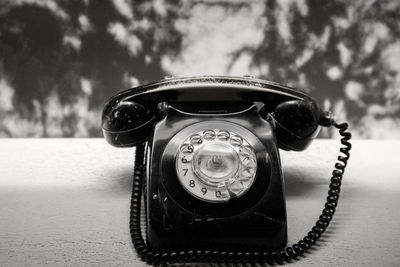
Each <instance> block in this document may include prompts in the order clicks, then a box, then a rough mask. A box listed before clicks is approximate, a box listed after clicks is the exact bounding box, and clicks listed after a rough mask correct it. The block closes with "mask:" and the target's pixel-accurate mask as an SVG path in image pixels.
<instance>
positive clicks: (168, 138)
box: [102, 76, 351, 265]
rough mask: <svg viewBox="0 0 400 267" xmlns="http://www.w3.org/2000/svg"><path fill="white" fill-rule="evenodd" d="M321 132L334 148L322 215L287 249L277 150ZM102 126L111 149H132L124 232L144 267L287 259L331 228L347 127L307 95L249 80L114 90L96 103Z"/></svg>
mask: <svg viewBox="0 0 400 267" xmlns="http://www.w3.org/2000/svg"><path fill="white" fill-rule="evenodd" d="M330 126H334V127H335V128H337V129H338V130H339V133H340V135H341V144H342V147H341V148H340V153H341V155H340V156H339V157H338V161H337V163H336V164H335V166H334V170H333V172H332V177H331V181H330V184H329V191H328V197H327V199H326V202H325V205H324V207H323V209H322V214H321V216H320V217H319V218H318V219H317V221H316V223H315V225H314V226H313V227H312V228H311V230H310V231H309V232H308V233H307V234H306V235H305V237H304V238H303V239H302V240H300V241H298V242H297V243H295V244H293V245H290V246H287V244H286V243H287V219H286V207H285V196H284V187H283V176H282V170H281V164H280V157H279V149H283V150H294V151H301V150H304V149H306V148H307V147H308V145H309V144H310V143H311V142H312V140H313V139H314V138H315V137H316V136H317V134H318V132H319V130H320V128H321V127H330ZM102 128H103V134H104V137H105V139H106V140H107V141H108V142H109V143H110V144H111V145H113V146H117V147H132V146H135V147H136V152H135V167H134V175H133V188H132V199H131V214H130V231H131V237H132V242H133V245H134V247H135V249H136V251H137V253H138V255H139V256H140V258H141V259H142V260H144V261H146V262H147V263H149V264H154V265H159V264H163V263H175V262H242V263H243V262H248V263H258V262H267V263H274V262H278V263H281V262H284V261H287V262H289V261H290V260H292V259H296V258H297V256H299V255H301V254H303V253H304V251H306V250H307V249H309V248H310V247H311V246H312V245H313V244H314V243H315V242H316V241H317V240H318V239H319V238H320V237H321V235H322V234H323V233H324V231H325V230H326V228H327V227H328V225H329V223H330V221H331V220H332V217H333V215H334V213H335V210H336V207H337V203H338V199H339V194H340V187H341V181H342V178H343V174H344V170H345V167H346V165H347V161H348V159H349V156H350V153H349V151H350V149H351V144H350V143H349V140H350V139H351V134H350V133H349V132H348V131H347V129H348V124H347V123H337V122H336V121H335V119H334V117H333V116H332V114H331V113H330V112H324V111H322V110H321V109H320V107H319V106H318V105H317V104H316V102H315V101H314V100H313V99H312V98H311V97H310V96H309V95H307V94H306V93H304V92H302V91H300V90H297V89H294V88H291V87H288V86H284V85H281V84H278V83H274V82H269V81H265V80H261V79H255V78H252V77H228V76H198V77H188V78H170V79H164V80H161V81H159V82H155V83H150V84H146V85H143V86H139V87H136V88H133V89H128V90H125V91H122V92H120V93H118V94H116V95H115V96H113V97H112V98H111V99H110V100H109V101H108V102H107V103H106V105H105V107H104V110H103V114H102ZM143 209H144V210H145V212H144V214H142V212H141V211H142V210H143ZM143 217H144V218H145V223H144V224H143V225H142V222H141V218H143ZM144 225H145V227H146V236H145V237H143V236H142V227H143V226H144Z"/></svg>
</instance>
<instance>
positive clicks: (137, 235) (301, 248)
mask: <svg viewBox="0 0 400 267" xmlns="http://www.w3.org/2000/svg"><path fill="white" fill-rule="evenodd" d="M333 125H334V126H335V127H336V128H337V129H339V133H340V135H341V136H342V138H341V143H342V145H343V147H341V148H340V152H341V153H342V154H343V155H340V156H338V158H337V160H338V161H337V162H336V164H335V168H334V170H333V172H332V178H331V182H330V184H329V191H328V197H327V198H326V202H325V206H324V208H323V210H322V214H321V215H320V216H319V218H318V220H317V221H316V223H315V225H314V226H313V227H312V228H311V230H310V231H309V232H308V234H307V235H306V236H305V237H304V238H303V239H302V240H300V241H298V242H297V243H295V244H293V245H291V246H288V247H286V248H283V249H278V250H275V251H254V250H248V251H240V250H230V249H229V248H225V249H224V248H221V249H213V250H204V249H182V250H165V251H164V250H162V251H158V250H153V249H152V248H150V247H148V246H147V245H146V243H145V241H144V239H143V236H142V233H141V225H140V210H141V199H142V191H143V180H144V178H145V171H146V170H145V166H146V162H145V144H140V145H138V146H137V147H136V155H135V167H134V175H133V187H132V199H131V214H130V232H131V237H132V242H133V246H134V247H135V249H136V251H137V253H138V255H139V256H140V258H141V259H142V260H144V261H146V262H147V263H149V264H154V265H159V264H162V263H174V262H238V263H239V262H240V263H245V262H249V263H261V262H267V263H270V264H272V263H275V262H278V263H281V262H283V261H287V262H289V261H290V260H292V259H295V258H296V257H297V256H299V255H302V254H303V253H304V252H305V251H306V250H308V249H309V248H310V247H312V246H313V245H314V244H315V242H317V240H318V239H319V238H320V237H321V235H322V234H323V233H324V232H325V230H326V228H327V227H328V225H329V223H330V221H331V220H332V217H333V215H334V213H335V210H336V207H337V203H338V200H339V194H340V186H341V182H342V178H343V174H344V170H345V168H346V165H347V161H348V159H349V157H350V153H349V151H350V149H351V144H350V142H349V140H350V139H351V133H350V132H348V131H347V129H348V124H347V123H341V124H337V123H334V124H333Z"/></svg>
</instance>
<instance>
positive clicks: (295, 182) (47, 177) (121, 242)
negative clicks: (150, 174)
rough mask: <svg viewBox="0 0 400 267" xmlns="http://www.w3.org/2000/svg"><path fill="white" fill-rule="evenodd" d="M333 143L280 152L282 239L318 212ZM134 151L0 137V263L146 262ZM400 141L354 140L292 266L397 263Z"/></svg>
mask: <svg viewBox="0 0 400 267" xmlns="http://www.w3.org/2000/svg"><path fill="white" fill-rule="evenodd" d="M338 149H339V141H338V140H317V141H315V142H314V143H313V144H312V145H311V146H310V147H309V148H308V149H307V150H306V151H304V152H300V153H299V152H283V151H281V158H282V165H283V170H284V175H285V186H286V197H287V199H286V200H287V214H288V231H289V232H288V235H289V242H294V241H297V240H298V239H299V238H301V237H303V235H304V234H305V233H307V232H308V230H309V228H310V227H311V226H312V224H313V223H314V222H315V220H316V219H317V217H318V216H319V214H320V211H321V209H322V206H323V202H324V199H325V197H326V192H327V186H328V181H329V178H330V173H331V171H332V167H333V164H334V162H335V159H336V157H337V154H338V152H337V151H338ZM133 158H134V149H132V148H131V149H117V148H114V147H111V146H110V145H108V144H107V143H106V142H105V141H104V140H103V139H0V216H1V217H0V266H118V265H121V266H132V265H134V266H146V264H144V263H142V262H141V261H140V260H139V259H138V258H137V257H136V253H135V251H134V250H133V247H132V245H131V240H130V235H129V229H128V216H129V202H130V193H131V176H132V168H133ZM399 206H400V141H360V140H355V141H353V150H352V155H351V159H350V161H349V165H348V168H347V171H346V174H345V179H344V184H343V190H342V195H341V199H340V202H339V207H338V209H337V213H336V214H335V217H334V219H333V221H332V223H331V225H330V227H329V228H328V230H327V232H326V233H325V235H324V236H323V238H322V239H321V240H320V242H319V243H318V244H316V245H315V246H314V247H313V248H312V250H311V252H310V253H306V254H305V256H303V257H301V258H300V260H298V261H295V262H293V263H291V264H289V265H290V266H365V265H366V266H400V222H399V220H400V211H399V210H400V208H399Z"/></svg>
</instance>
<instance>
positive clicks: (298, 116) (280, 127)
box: [270, 99, 321, 151]
mask: <svg viewBox="0 0 400 267" xmlns="http://www.w3.org/2000/svg"><path fill="white" fill-rule="evenodd" d="M320 117H321V111H320V109H319V108H318V106H317V105H316V104H315V103H314V102H313V101H312V100H304V99H303V100H290V101H286V102H283V103H280V104H279V105H277V106H276V108H275V110H274V111H273V112H272V113H271V114H270V118H271V121H272V123H273V124H274V125H275V134H276V138H277V140H278V144H279V146H280V148H282V149H285V150H295V151H301V150H304V149H305V148H307V146H308V145H309V144H310V143H311V142H312V140H313V139H314V138H315V137H316V136H317V134H318V132H319V129H320V125H319V121H320Z"/></svg>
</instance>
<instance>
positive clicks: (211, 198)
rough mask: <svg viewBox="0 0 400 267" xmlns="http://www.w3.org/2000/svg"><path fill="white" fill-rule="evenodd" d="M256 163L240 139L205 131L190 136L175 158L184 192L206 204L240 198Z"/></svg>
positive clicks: (248, 185)
mask: <svg viewBox="0 0 400 267" xmlns="http://www.w3.org/2000/svg"><path fill="white" fill-rule="evenodd" d="M256 170H257V160H256V156H255V154H254V151H253V149H252V147H251V146H250V144H249V143H248V142H247V141H246V139H244V138H243V137H242V136H240V135H238V134H236V133H234V132H231V131H227V130H224V129H207V130H204V131H200V132H197V133H195V134H193V135H191V136H189V137H188V138H187V139H186V140H184V142H183V143H182V144H181V145H180V147H179V150H178V153H177V156H176V171H177V175H178V179H179V181H180V183H181V184H182V186H183V187H184V188H185V190H186V191H187V192H189V193H190V194H191V195H193V196H194V197H196V198H199V199H201V200H204V201H207V202H226V201H228V200H229V199H232V198H236V197H240V196H242V195H243V194H244V193H246V192H247V191H248V190H249V188H250V187H251V185H252V184H253V182H254V180H255V176H256Z"/></svg>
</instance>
